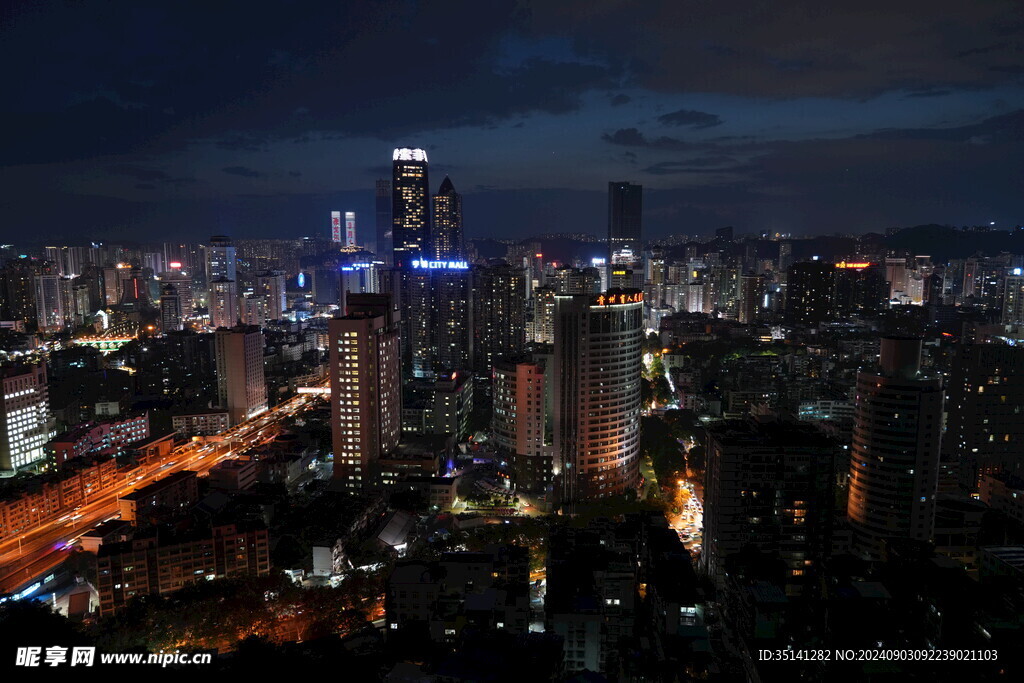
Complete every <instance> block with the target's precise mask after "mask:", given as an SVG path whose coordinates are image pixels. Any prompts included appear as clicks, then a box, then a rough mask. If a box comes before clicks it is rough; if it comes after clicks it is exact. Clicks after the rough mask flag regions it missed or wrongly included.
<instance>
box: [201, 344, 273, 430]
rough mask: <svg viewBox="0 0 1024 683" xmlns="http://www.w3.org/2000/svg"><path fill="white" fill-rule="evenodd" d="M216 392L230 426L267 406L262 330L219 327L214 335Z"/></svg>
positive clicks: (264, 409) (260, 411)
mask: <svg viewBox="0 0 1024 683" xmlns="http://www.w3.org/2000/svg"><path fill="white" fill-rule="evenodd" d="M214 347H215V350H216V356H217V396H218V398H219V400H220V407H221V408H225V409H227V411H228V420H229V421H230V422H231V425H232V426H234V425H236V424H238V423H240V422H244V421H245V420H248V419H249V418H252V417H255V416H257V415H259V414H260V413H262V412H264V411H266V409H267V382H266V379H265V378H264V375H263V332H261V331H260V328H258V327H256V326H253V325H238V326H236V327H232V328H230V329H227V328H220V329H218V330H217V332H216V333H215V336H214Z"/></svg>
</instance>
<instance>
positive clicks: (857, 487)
mask: <svg viewBox="0 0 1024 683" xmlns="http://www.w3.org/2000/svg"><path fill="white" fill-rule="evenodd" d="M942 403H943V391H942V380H941V379H940V378H939V377H938V376H937V375H930V374H927V373H924V372H922V371H921V340H920V339H910V338H896V337H887V338H883V339H882V344H881V357H880V367H879V368H878V369H876V370H871V371H861V372H859V373H857V402H856V409H855V414H854V427H853V445H852V449H851V454H850V498H849V502H848V504H847V516H848V517H849V520H850V526H851V527H852V528H853V532H854V544H855V546H856V549H857V550H858V551H860V552H861V553H862V554H863V555H865V556H866V557H869V558H872V559H879V558H881V556H882V553H883V551H884V545H885V541H886V540H887V539H890V538H891V539H913V540H919V541H927V540H929V539H930V538H931V536H932V530H933V526H934V520H935V489H936V486H937V483H938V468H939V449H940V439H941V433H942Z"/></svg>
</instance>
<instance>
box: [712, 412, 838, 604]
mask: <svg viewBox="0 0 1024 683" xmlns="http://www.w3.org/2000/svg"><path fill="white" fill-rule="evenodd" d="M834 457H835V448H834V446H833V445H832V442H831V441H830V440H829V439H828V437H826V436H824V435H823V434H822V433H821V432H820V431H818V430H817V429H815V428H814V427H813V426H811V425H808V424H805V423H799V422H795V421H794V422H780V421H775V420H767V419H760V420H758V419H750V420H729V421H727V422H725V423H723V424H721V425H718V426H715V427H712V428H710V429H709V430H708V453H707V466H706V469H705V479H704V551H703V552H702V553H701V557H700V562H701V564H702V565H703V566H702V569H704V570H705V571H706V572H707V573H708V575H709V576H711V577H712V578H714V579H715V580H716V581H718V582H721V581H722V580H723V579H724V577H725V561H726V558H727V557H728V556H729V555H732V554H735V553H738V552H740V550H742V549H743V548H744V546H747V545H753V546H754V547H756V548H757V549H758V550H760V551H762V552H765V553H769V554H773V555H776V556H777V557H778V558H779V559H781V560H782V561H783V562H784V563H785V565H786V573H785V579H786V589H787V592H789V593H791V594H799V593H800V592H801V589H802V587H803V586H805V585H813V579H812V577H813V576H814V575H815V574H816V572H815V567H816V565H817V563H818V562H819V561H820V560H821V559H823V558H824V557H825V556H826V555H827V554H828V551H829V549H830V538H831V537H830V534H829V528H830V525H831V521H832V504H831V503H832V498H833V493H832V490H831V482H832V478H833V459H834Z"/></svg>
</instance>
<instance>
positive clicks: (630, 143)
mask: <svg viewBox="0 0 1024 683" xmlns="http://www.w3.org/2000/svg"><path fill="white" fill-rule="evenodd" d="M601 139H602V140H604V141H605V142H609V143H611V144H613V145H622V146H624V147H650V148H653V149H685V148H687V147H688V146H689V145H688V144H687V143H686V142H684V141H682V140H677V139H676V138H670V137H664V136H662V137H659V138H655V139H653V140H649V139H648V138H647V137H646V136H645V135H644V134H643V133H641V132H640V131H639V130H638V129H636V128H620V129H618V130H617V131H615V132H614V133H605V134H603V135H602V136H601Z"/></svg>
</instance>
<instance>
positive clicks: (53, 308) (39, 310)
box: [35, 273, 64, 334]
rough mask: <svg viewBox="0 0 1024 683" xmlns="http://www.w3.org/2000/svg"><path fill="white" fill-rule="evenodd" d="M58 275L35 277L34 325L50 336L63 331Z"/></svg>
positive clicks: (62, 305)
mask: <svg viewBox="0 0 1024 683" xmlns="http://www.w3.org/2000/svg"><path fill="white" fill-rule="evenodd" d="M60 280H61V277H60V275H57V274H56V273H52V274H43V275H36V276H35V302H36V323H37V324H38V326H39V331H40V332H42V333H44V334H52V333H54V332H61V331H63V330H64V301H63V297H62V296H61V295H60V294H61V292H60V289H61V288H60Z"/></svg>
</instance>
